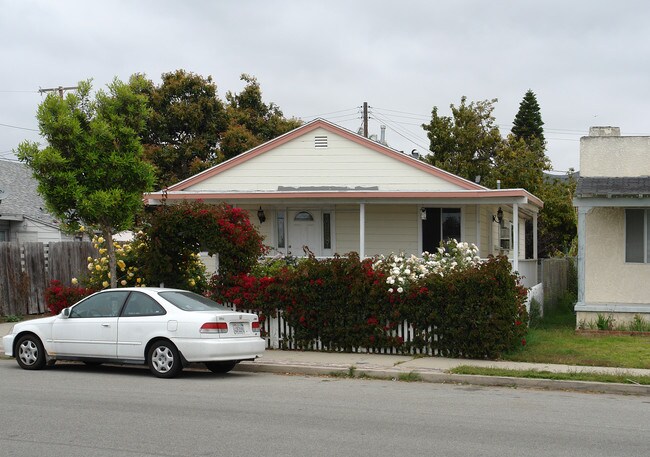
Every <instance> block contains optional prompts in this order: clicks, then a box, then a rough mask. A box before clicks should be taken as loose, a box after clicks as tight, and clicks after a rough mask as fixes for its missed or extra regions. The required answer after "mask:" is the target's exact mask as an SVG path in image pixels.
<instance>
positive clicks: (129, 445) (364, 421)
mask: <svg viewBox="0 0 650 457" xmlns="http://www.w3.org/2000/svg"><path fill="white" fill-rule="evenodd" d="M0 395H1V400H0V402H1V403H0V404H1V405H2V406H1V407H0V410H1V411H2V419H1V422H0V423H1V424H2V425H1V426H2V430H1V431H0V456H2V457H9V456H26V457H27V456H29V457H33V456H36V455H40V456H47V457H50V456H52V457H56V456H66V457H75V456H84V457H93V456H106V457H108V456H111V457H122V456H179V457H180V456H183V457H184V456H238V455H242V456H243V455H263V456H288V457H298V456H334V455H336V456H347V455H354V456H383V455H400V456H415V455H418V456H419V455H421V456H474V455H481V456H521V455H534V456H591V457H593V456H612V455H616V456H646V455H647V454H648V452H649V450H650V421H648V417H650V399H649V398H648V397H635V396H616V395H595V394H584V393H573V392H546V391H534V390H522V389H511V388H482V387H469V386H459V385H442V384H429V383H406V382H395V381H379V380H364V379H354V380H351V379H339V378H326V377H305V376H285V375H273V374H265V373H243V372H236V371H235V372H231V373H229V374H227V375H215V374H212V373H210V372H208V371H199V370H196V371H186V372H185V373H184V374H183V376H181V377H180V378H178V379H172V380H163V379H157V378H154V377H152V376H151V375H150V374H149V372H148V370H146V369H143V368H139V367H117V366H105V367H104V366H102V367H87V366H85V365H82V364H57V366H56V367H55V368H54V369H47V370H43V371H37V372H29V371H24V370H21V369H20V368H18V366H17V364H16V363H15V361H13V360H0Z"/></svg>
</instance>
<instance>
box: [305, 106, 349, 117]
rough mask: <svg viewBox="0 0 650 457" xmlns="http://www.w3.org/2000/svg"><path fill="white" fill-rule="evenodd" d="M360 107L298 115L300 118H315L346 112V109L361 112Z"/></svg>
mask: <svg viewBox="0 0 650 457" xmlns="http://www.w3.org/2000/svg"><path fill="white" fill-rule="evenodd" d="M359 108H360V107H359V106H357V107H355V108H348V109H341V110H338V111H330V112H329V113H320V114H314V115H312V116H298V118H299V119H312V118H315V117H321V116H328V115H330V114H338V113H344V112H346V111H356V112H359Z"/></svg>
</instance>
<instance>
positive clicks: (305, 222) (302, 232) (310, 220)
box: [287, 210, 322, 257]
mask: <svg viewBox="0 0 650 457" xmlns="http://www.w3.org/2000/svg"><path fill="white" fill-rule="evenodd" d="M320 218H321V213H320V211H314V210H300V211H289V223H288V224H287V229H288V230H287V231H288V233H287V235H288V236H287V237H288V243H287V247H288V250H289V254H291V255H294V256H297V257H302V256H305V255H306V252H305V249H304V248H305V247H306V248H308V249H309V251H311V252H313V253H314V255H316V256H320V255H322V249H321V244H322V243H321V223H320Z"/></svg>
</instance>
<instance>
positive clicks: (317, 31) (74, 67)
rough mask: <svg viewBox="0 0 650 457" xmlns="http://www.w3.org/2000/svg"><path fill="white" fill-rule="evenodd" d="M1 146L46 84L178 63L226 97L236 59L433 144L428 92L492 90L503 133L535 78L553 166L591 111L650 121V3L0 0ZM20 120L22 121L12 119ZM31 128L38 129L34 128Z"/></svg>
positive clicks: (400, 142)
mask: <svg viewBox="0 0 650 457" xmlns="http://www.w3.org/2000/svg"><path fill="white" fill-rule="evenodd" d="M0 6H1V9H0V11H1V13H0V57H1V61H2V70H1V71H0V124H2V125H0V157H2V158H10V159H11V158H15V157H14V156H13V155H12V153H11V150H12V149H13V148H15V147H16V146H17V145H18V143H19V142H20V141H22V140H24V139H31V140H38V139H39V137H38V132H37V131H34V130H36V129H37V123H36V120H35V117H34V115H35V112H36V108H37V106H38V104H39V103H40V102H41V101H42V96H41V95H40V94H39V93H38V89H39V88H50V87H57V86H60V85H62V86H74V85H76V83H77V82H78V81H80V80H84V79H88V78H92V79H93V80H94V86H95V87H96V88H99V87H105V85H106V84H107V83H108V82H110V81H111V80H112V79H113V78H114V77H115V76H117V77H118V78H120V79H122V80H126V79H128V77H129V76H130V75H131V74H133V73H136V72H139V73H145V74H146V75H147V76H148V77H149V78H151V79H152V80H154V81H155V82H156V83H159V82H160V75H161V74H162V73H164V72H170V71H174V70H176V69H185V70H187V71H192V72H195V73H198V74H200V75H203V76H208V75H211V76H212V77H213V79H214V81H215V82H216V84H217V87H218V92H219V96H220V97H222V98H223V97H224V96H225V94H226V92H227V91H239V90H241V88H242V87H243V83H242V82H241V81H240V80H239V76H240V74H241V73H248V74H251V75H254V76H255V77H257V79H258V80H259V82H260V84H261V87H262V91H263V97H264V100H265V101H266V102H267V103H268V102H274V103H276V104H277V105H278V106H279V107H280V108H281V109H282V111H283V112H284V114H285V116H287V117H291V116H294V117H299V118H302V119H303V120H305V121H308V120H311V119H313V118H314V117H324V118H326V119H329V120H330V121H332V122H334V123H338V124H340V125H342V126H344V127H346V128H349V129H351V130H355V131H356V130H357V128H358V127H359V126H360V125H361V114H360V108H359V107H360V106H361V105H362V104H363V102H364V101H367V102H368V104H369V105H370V107H371V118H372V120H371V125H370V133H376V134H379V129H380V128H379V125H380V124H384V125H386V126H387V132H386V134H387V141H388V143H389V145H391V146H393V147H395V148H397V149H400V150H405V151H410V150H412V149H417V150H418V151H420V152H424V151H426V150H427V149H428V144H429V143H428V140H427V138H426V135H425V134H424V131H423V130H422V128H421V127H420V124H422V123H423V122H427V120H429V119H430V115H431V109H432V107H433V106H438V107H439V113H440V114H443V115H449V114H450V110H449V105H450V104H451V103H453V104H456V105H458V104H459V103H460V98H461V96H463V95H465V96H467V98H468V100H470V101H473V100H485V99H492V98H497V99H498V100H499V101H498V103H497V104H496V109H495V112H494V114H495V117H496V122H497V124H498V125H499V127H500V129H501V133H502V135H504V136H505V135H506V134H507V133H508V132H509V131H510V129H511V127H512V120H513V118H514V116H515V114H516V112H517V110H518V107H519V103H520V102H521V99H522V97H523V95H524V93H525V92H526V90H528V89H532V90H533V91H534V92H535V93H536V95H537V100H538V102H539V104H540V107H541V114H542V119H543V120H544V123H545V126H544V128H545V135H546V138H547V140H548V151H547V154H548V156H549V157H550V158H551V160H552V163H553V168H554V169H555V170H558V171H565V170H567V169H568V168H569V167H573V168H575V169H578V168H579V138H580V137H581V136H583V135H586V134H587V133H588V129H589V127H590V126H593V125H614V126H618V127H620V128H621V132H622V134H624V135H650V126H648V121H649V119H650V117H649V116H648V111H649V107H650V96H649V95H650V89H649V88H650V83H649V81H648V74H649V70H650V68H649V67H650V56H649V53H650V52H649V50H648V49H649V45H650V26H648V23H649V20H650V2H647V1H642V0H639V1H626V0H622V1H618V2H603V1H594V0H591V1H587V0H585V1H570V0H563V1H554V0H553V1H549V0H546V1H543V2H540V1H523V0H522V1H514V0H513V1H499V0H492V1H489V2H488V1H479V0H474V1H470V0H466V1H461V0H436V1H432V0H422V1H407V0H402V1H395V0H393V1H384V0H372V1H354V0H346V1H339V0H328V1H289V0H281V1H278V0H274V1H268V0H237V1H234V0H233V1H207V0H206V1H191V0H185V1H180V0H141V1H135V0H133V1H125V0H111V1H106V0H93V1H87V0H79V1H76V0H60V1H45V0H0ZM14 127H21V128H14ZM30 129H34V130H30Z"/></svg>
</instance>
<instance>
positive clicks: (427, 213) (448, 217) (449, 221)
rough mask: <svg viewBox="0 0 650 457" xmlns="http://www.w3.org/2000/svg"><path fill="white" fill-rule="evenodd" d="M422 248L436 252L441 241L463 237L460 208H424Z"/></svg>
mask: <svg viewBox="0 0 650 457" xmlns="http://www.w3.org/2000/svg"><path fill="white" fill-rule="evenodd" d="M422 209H423V212H422V213H421V216H420V217H421V218H422V250H423V251H427V252H434V251H435V249H437V248H438V246H440V242H441V241H448V240H450V239H452V238H454V239H456V240H460V239H461V233H460V227H461V223H460V217H461V214H460V208H422Z"/></svg>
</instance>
